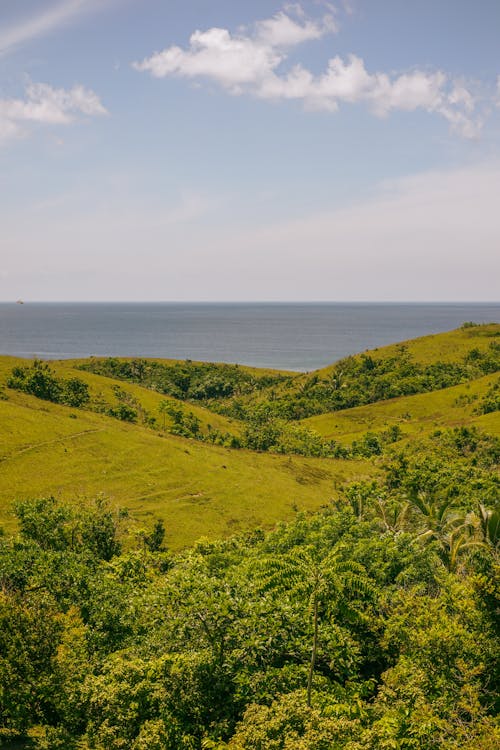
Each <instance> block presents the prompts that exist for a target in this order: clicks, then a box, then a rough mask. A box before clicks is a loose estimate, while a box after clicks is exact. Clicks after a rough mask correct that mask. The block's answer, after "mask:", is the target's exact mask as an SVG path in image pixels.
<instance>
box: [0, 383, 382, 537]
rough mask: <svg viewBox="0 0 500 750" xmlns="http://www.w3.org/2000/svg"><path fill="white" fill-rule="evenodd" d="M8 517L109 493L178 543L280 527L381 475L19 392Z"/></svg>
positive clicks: (351, 464)
mask: <svg viewBox="0 0 500 750" xmlns="http://www.w3.org/2000/svg"><path fill="white" fill-rule="evenodd" d="M0 457H1V459H0V523H1V524H3V525H5V526H6V527H10V526H11V525H12V523H13V519H12V514H11V505H12V501H13V500H17V499H22V498H27V497H34V496H43V495H48V494H54V495H56V496H57V497H61V498H68V499H74V500H75V501H78V498H83V497H95V496H96V495H97V494H99V493H104V494H105V495H106V496H107V497H109V498H110V499H111V501H112V502H113V503H114V504H117V505H120V506H126V507H127V508H129V509H130V511H131V512H132V514H133V515H134V517H136V518H138V519H140V520H141V521H142V520H144V521H145V522H148V523H150V522H151V518H152V517H159V518H162V519H163V520H164V521H165V525H166V528H167V539H168V542H169V544H170V545H171V546H172V547H174V548H177V547H182V546H184V545H186V544H189V543H192V542H193V541H195V540H196V539H197V538H199V537H200V536H203V535H207V536H209V537H212V538H215V537H219V536H225V535H227V534H229V533H232V532H235V531H238V530H240V529H247V528H252V527H255V526H261V525H263V526H267V527H270V526H272V525H273V524H274V523H276V521H278V520H281V519H288V518H292V517H293V516H294V515H295V514H296V512H297V511H298V510H316V509H318V508H319V507H320V506H322V505H324V504H326V503H328V501H329V499H330V498H331V497H332V496H335V495H336V494H337V493H336V488H338V487H340V485H342V484H343V483H345V482H349V481H353V480H356V479H359V478H361V477H368V476H373V475H375V474H376V473H377V472H376V469H374V467H373V466H371V465H370V464H369V463H368V462H366V461H365V462H363V461H328V462H323V461H321V460H319V459H318V460H314V459H303V458H300V457H296V456H293V457H292V456H272V455H267V454H258V453H251V452H249V451H243V450H240V451H236V450H229V449H226V448H221V447H218V446H211V445H207V444H205V443H200V442H197V441H193V440H186V439H184V438H180V437H175V436H172V435H165V436H164V437H161V436H160V435H158V434H155V433H154V432H152V431H151V430H148V429H147V428H144V427H142V426H140V425H133V424H127V423H124V422H120V421H119V420H116V419H112V418H110V417H107V416H105V415H102V414H93V413H91V412H88V411H84V410H76V409H72V408H70V407H66V406H60V405H57V404H52V403H50V402H45V401H41V400H40V399H37V398H34V397H33V396H28V395H26V394H20V393H15V392H12V391H9V400H7V401H0Z"/></svg>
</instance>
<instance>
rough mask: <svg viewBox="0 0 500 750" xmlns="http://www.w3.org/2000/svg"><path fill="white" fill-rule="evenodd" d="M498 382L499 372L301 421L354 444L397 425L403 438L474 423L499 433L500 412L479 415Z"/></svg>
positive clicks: (321, 432)
mask: <svg viewBox="0 0 500 750" xmlns="http://www.w3.org/2000/svg"><path fill="white" fill-rule="evenodd" d="M498 382H499V376H498V374H494V375H486V376H484V377H482V378H478V379H477V380H472V381H471V382H468V383H464V384H462V385H457V386H453V387H451V388H443V389H442V390H438V391H433V392H431V393H419V394H415V395H414V396H402V397H399V398H394V399H390V400H389V401H378V402H377V403H374V404H368V405H366V406H357V407H354V408H352V409H345V410H343V411H338V412H330V413H328V414H321V415H318V416H315V417H309V418H308V419H304V420H303V421H302V422H301V424H302V425H304V426H305V427H308V428H310V429H313V430H315V431H316V432H318V433H319V434H320V435H321V436H322V437H324V438H331V439H335V440H338V441H339V442H341V443H351V442H352V441H353V440H356V439H357V438H359V437H360V436H361V435H363V434H364V433H366V432H368V431H370V432H375V433H377V432H383V431H385V430H388V429H389V428H391V427H394V426H397V427H399V428H400V430H401V438H402V439H405V438H406V439H410V438H414V437H423V436H425V435H428V434H429V433H430V432H432V431H434V430H437V429H443V428H451V427H460V426H463V425H466V426H472V425H475V426H476V427H479V428H481V429H484V430H485V431H487V432H489V433H490V434H493V435H497V436H500V412H499V411H496V412H493V413H490V414H480V413H478V410H479V409H480V408H481V403H482V400H483V399H484V398H485V397H486V394H487V393H488V392H489V391H490V390H491V389H492V388H494V387H495V385H496V384H497V383H498Z"/></svg>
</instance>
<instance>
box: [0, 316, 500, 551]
mask: <svg viewBox="0 0 500 750" xmlns="http://www.w3.org/2000/svg"><path fill="white" fill-rule="evenodd" d="M499 334H500V325H498V324H492V325H487V326H467V327H462V328H461V329H459V330H457V331H452V332H448V333H443V334H437V335H435V336H426V337H423V338H419V339H415V340H413V341H409V342H404V343H402V344H394V345H391V346H389V347H383V348H380V349H376V350H374V351H371V352H365V353H363V354H360V355H356V356H355V357H349V358H347V359H345V360H342V361H341V362H339V363H336V364H334V365H331V366H330V367H328V368H325V369H323V370H319V371H317V372H315V373H309V374H306V375H292V374H291V373H284V372H278V371H272V370H258V369H255V368H244V367H238V366H232V365H223V364H219V365H217V364H210V363H196V362H189V361H187V362H177V361H173V360H136V359H134V360H128V359H117V358H110V359H106V358H104V359H94V358H92V359H90V360H74V361H67V360H66V361H64V360H63V361H56V362H51V363H50V368H49V369H48V370H47V372H50V373H51V377H52V376H53V377H54V378H55V379H58V382H59V383H62V384H64V383H67V382H68V381H69V380H71V379H75V378H76V379H77V380H78V382H80V383H83V384H84V388H85V389H87V391H86V400H85V401H84V403H82V404H80V406H79V407H78V408H76V406H67V405H64V404H61V403H52V402H51V401H49V400H43V399H41V398H36V397H35V396H33V395H30V394H29V393H24V392H22V391H19V390H15V389H13V388H9V387H7V382H8V381H9V377H10V376H11V373H12V371H13V368H15V367H18V368H26V367H28V370H29V371H30V372H31V373H33V371H32V367H31V363H30V361H28V360H21V359H16V358H13V357H0V395H1V394H2V393H3V395H4V399H3V400H0V522H1V523H2V524H4V525H5V526H6V527H10V526H12V524H13V516H12V513H11V508H12V502H13V501H15V500H17V499H23V498H28V497H34V496H42V495H49V494H54V495H56V496H58V497H61V498H63V499H74V500H75V501H76V502H77V501H78V500H79V499H82V498H88V497H94V496H96V495H98V494H99V493H104V495H106V496H107V497H109V498H110V499H111V501H112V503H114V504H116V505H120V506H126V507H127V508H129V509H130V511H131V513H132V515H133V517H134V518H136V519H137V523H143V522H144V523H146V524H147V523H150V522H151V518H152V517H159V518H161V519H163V520H164V522H165V524H166V527H167V535H168V541H169V544H170V545H171V546H173V547H182V546H184V545H186V544H190V543H191V542H193V541H194V540H195V539H197V538H198V537H200V536H202V535H207V536H210V537H212V538H215V537H217V536H221V535H224V536H225V535H228V534H230V533H231V532H233V531H237V530H241V529H248V528H252V527H255V526H261V525H263V526H266V527H271V526H272V525H273V524H275V523H276V522H277V521H278V520H281V519H285V520H286V519H289V518H291V517H293V516H294V515H295V514H296V512H297V511H301V510H305V511H311V510H315V509H317V508H319V507H320V506H322V505H325V504H327V503H328V502H329V501H330V499H331V498H332V497H334V496H336V494H337V493H338V490H339V488H340V487H342V485H345V484H346V483H349V482H352V481H357V480H360V479H363V478H370V477H376V476H378V475H379V474H380V471H381V466H380V461H379V459H378V458H377V456H374V457H372V458H371V459H359V456H357V455H356V454H354V457H353V455H352V454H351V455H350V457H349V460H347V459H346V460H344V459H339V458H331V457H326V458H325V457H324V456H332V455H343V454H342V453H340V454H335V453H332V452H331V449H330V447H329V446H331V445H333V444H334V443H337V444H340V445H341V446H342V445H347V446H348V445H350V444H352V443H353V442H354V441H359V440H360V439H362V438H363V436H366V433H376V434H382V436H383V435H385V434H387V433H390V434H391V440H390V441H388V442H391V443H396V444H399V443H401V444H402V445H404V444H405V443H407V442H408V441H410V440H414V439H416V438H421V437H427V436H428V435H429V434H431V433H432V432H434V431H435V430H437V429H446V428H453V427H460V426H476V427H478V428H479V429H481V430H484V431H485V432H487V433H489V434H492V435H500V411H498V403H497V402H498V385H497V384H498V370H499V364H498V359H499V356H500V355H499V351H500V345H499V343H498V336H499ZM30 368H31V369H30ZM82 368H83V369H82ZM42 369H43V367H42ZM28 370H26V372H28ZM111 375H113V376H111ZM450 381H451V384H450ZM172 393H176V394H177V395H176V396H174V395H172ZM229 393H230V394H231V395H228V394H229ZM388 393H389V396H390V395H394V394H395V396H394V397H393V398H389V399H388V398H387V394H388ZM487 399H490V401H491V400H492V399H493V401H492V403H493V406H492V407H491V408H488V409H487V408H483V407H484V404H485V403H486V401H485V400H487ZM495 399H496V400H495ZM350 402H354V403H353V404H351V403H350ZM165 404H166V405H167V408H166V409H163V410H162V405H163V406H165ZM346 405H347V407H346ZM490 406H491V404H490ZM122 407H123V409H124V411H123V413H122V412H121V411H120V409H121V408H122ZM482 412H488V413H482ZM111 415H114V416H111ZM179 415H181V416H180V417H179ZM117 416H121V419H118V418H116V417H117ZM301 416H302V417H305V418H303V419H300V417H301ZM183 420H184V421H183ZM187 423H189V425H188V427H189V429H187V428H186V426H185V425H186V424H187ZM193 425H194V427H193ZM172 432H174V433H177V434H171V433H172ZM183 435H191V437H196V439H191V438H187V437H183ZM273 441H274V442H273ZM332 441H333V442H332ZM245 445H246V446H253V447H258V448H260V449H262V450H260V451H259V452H257V451H251V450H247V449H244V448H241V447H240V448H230V447H228V446H245ZM379 452H380V451H379ZM276 453H279V454H288V455H273V454H276ZM299 453H303V454H304V456H301V455H296V454H299ZM292 454H293V455H292ZM346 455H347V454H346ZM315 456H318V457H317V458H315ZM321 456H323V457H321Z"/></svg>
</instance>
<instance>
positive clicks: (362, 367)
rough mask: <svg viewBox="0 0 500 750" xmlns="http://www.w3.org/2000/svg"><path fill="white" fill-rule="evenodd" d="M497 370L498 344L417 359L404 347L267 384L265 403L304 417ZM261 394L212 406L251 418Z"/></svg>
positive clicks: (287, 415) (285, 415)
mask: <svg viewBox="0 0 500 750" xmlns="http://www.w3.org/2000/svg"><path fill="white" fill-rule="evenodd" d="M498 370H500V344H499V343H498V342H497V341H493V342H491V343H490V345H489V347H488V348H487V350H485V351H481V350H480V349H472V350H471V351H470V352H469V353H468V354H467V355H466V356H465V357H464V358H463V360H462V361H461V362H439V361H437V362H432V363H430V364H420V363H418V362H415V361H414V359H413V358H412V356H411V354H410V353H409V352H408V351H407V350H406V348H405V347H404V346H401V347H399V352H398V354H397V356H394V357H385V358H380V359H379V358H377V359H375V358H374V357H372V356H371V355H367V354H363V355H361V356H360V357H347V358H345V359H343V360H340V361H339V362H338V363H337V364H336V365H335V366H334V367H333V369H332V370H331V371H330V372H329V374H328V376H327V377H320V376H319V375H318V374H317V373H315V374H313V375H311V376H309V377H307V378H306V379H303V380H301V381H300V386H298V387H297V386H296V385H294V383H293V381H292V383H291V384H290V383H289V384H288V388H287V389H285V390H282V391H281V392H279V393H276V392H273V389H271V390H270V391H269V393H268V395H269V398H268V399H267V400H266V402H265V404H266V407H267V408H268V409H269V411H270V412H271V414H272V415H273V416H274V417H278V418H281V419H286V420H298V419H305V418H306V417H310V416H313V415H316V414H324V413H326V412H330V411H340V410H342V409H350V408H351V407H354V406H362V405H364V404H371V403H375V402H377V401H383V400H386V399H390V398H396V397H398V396H411V395H414V394H416V393H428V392H431V391H435V390H440V389H442V388H448V387H450V386H453V385H458V384H460V383H464V382H467V381H469V380H473V379H474V378H478V377H481V376H482V375H486V374H490V373H493V372H497V371H498ZM262 402H263V399H262V397H259V399H258V401H257V402H256V401H255V399H253V400H252V399H243V398H235V399H232V400H231V401H224V402H222V403H221V404H219V405H217V404H214V405H213V406H212V408H214V409H216V410H218V411H220V412H221V413H223V414H226V415H228V416H232V417H236V418H237V419H242V420H245V421H249V420H253V419H254V418H255V412H256V410H257V411H258V410H259V409H261V408H262Z"/></svg>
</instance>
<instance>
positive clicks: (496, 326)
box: [240, 323, 500, 404]
mask: <svg viewBox="0 0 500 750" xmlns="http://www.w3.org/2000/svg"><path fill="white" fill-rule="evenodd" d="M499 340H500V323H491V324H488V325H478V326H473V327H471V328H458V329H456V330H453V331H446V332H445V333H436V334H432V335H429V336H422V337H420V338H416V339H410V340H409V341H401V342H398V343H395V344H390V345H388V346H383V347H378V348H377V349H371V350H367V351H366V352H363V354H369V355H370V356H371V357H373V358H374V359H385V358H389V357H394V356H397V355H398V354H399V353H400V352H401V347H405V349H406V350H407V351H408V352H409V353H410V354H411V355H412V358H413V360H414V361H415V362H417V363H419V364H422V365H428V364H431V363H432V362H437V361H440V362H446V363H449V362H463V358H464V357H465V356H466V354H467V353H468V352H470V350H471V349H479V350H480V351H482V352H484V351H485V350H487V349H488V347H489V345H490V344H491V342H492V341H499ZM361 356H362V355H361V353H360V354H355V355H354V357H355V359H358V358H359V357H361ZM336 364H337V363H335V362H333V363H332V364H331V365H327V366H326V367H323V368H321V369H319V370H313V371H311V372H308V373H302V374H297V375H296V377H295V378H293V379H292V380H290V381H288V382H286V383H283V384H278V385H275V386H270V387H269V388H267V389H263V390H262V391H259V392H258V393H256V394H251V395H249V396H243V397H241V399H240V401H241V402H242V403H243V404H257V403H261V402H263V401H266V400H268V399H269V398H273V397H279V396H284V395H286V394H293V393H295V392H297V391H299V390H300V389H301V388H302V387H303V385H304V384H305V383H306V382H307V381H308V380H309V379H310V378H311V377H312V376H315V377H318V378H319V379H321V380H327V379H328V378H329V377H330V376H331V374H332V372H333V370H334V368H335V366H336Z"/></svg>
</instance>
